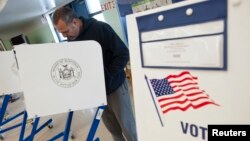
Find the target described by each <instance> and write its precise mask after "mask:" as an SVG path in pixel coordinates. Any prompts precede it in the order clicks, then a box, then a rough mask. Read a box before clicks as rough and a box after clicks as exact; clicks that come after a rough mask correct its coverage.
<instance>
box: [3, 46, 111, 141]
mask: <svg viewBox="0 0 250 141" xmlns="http://www.w3.org/2000/svg"><path fill="white" fill-rule="evenodd" d="M0 66H1V69H0V76H1V77H0V84H1V85H0V86H1V87H0V92H1V95H4V94H9V93H15V92H21V91H22V92H23V94H24V102H25V107H26V111H24V112H22V113H20V114H18V115H24V118H23V122H22V123H21V124H18V126H21V125H22V128H21V132H20V137H19V140H33V139H34V136H35V134H37V133H38V132H39V131H40V130H42V129H43V128H44V127H45V126H47V125H50V123H51V122H52V119H49V120H48V121H47V122H45V123H44V124H42V125H41V126H40V127H38V124H39V119H40V117H43V116H49V115H54V114H59V113H65V112H66V113H68V119H67V121H66V126H65V131H63V132H61V133H59V134H58V135H56V136H54V137H53V138H51V139H50V141H53V140H56V139H58V138H60V137H62V136H63V140H64V141H67V140H68V138H69V134H70V126H71V121H72V118H73V112H74V111H76V110H82V109H89V108H94V107H98V109H97V112H96V115H95V117H94V119H93V122H92V126H91V128H90V131H89V134H88V136H87V140H89V141H90V140H94V135H95V132H96V130H97V127H98V124H99V122H100V119H101V116H102V112H103V111H104V108H105V105H107V101H106V91H105V81H104V69H103V60H102V50H101V47H100V45H99V44H98V43H97V42H95V41H81V42H80V41H79V42H71V43H59V44H52V43H49V44H36V45H27V44H23V45H18V46H16V47H15V51H6V52H0ZM8 99H9V97H8V98H6V99H5V100H4V110H3V111H2V109H1V115H3V114H2V113H4V112H5V110H6V107H7V103H8ZM1 117H2V116H1ZM27 119H35V121H34V123H33V127H32V131H31V134H30V135H29V136H27V137H24V134H25V128H26V126H25V125H26V123H27ZM0 120H1V121H2V118H1V119H0ZM4 123H6V121H5V122H4ZM1 125H2V124H1ZM18 126H15V127H18ZM2 132H3V131H1V132H0V133H2ZM97 139H98V138H97Z"/></svg>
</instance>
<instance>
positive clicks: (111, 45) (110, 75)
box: [74, 18, 129, 94]
mask: <svg viewBox="0 0 250 141" xmlns="http://www.w3.org/2000/svg"><path fill="white" fill-rule="evenodd" d="M81 20H82V22H83V29H82V31H81V33H80V35H79V36H78V37H77V38H76V39H75V40H74V41H83V40H94V41H97V42H98V43H99V44H100V45H101V47H102V54H103V63H104V74H105V84H106V91H107V94H110V93H112V92H113V91H115V90H116V89H117V88H118V87H119V86H120V85H121V84H122V83H123V82H124V80H125V78H126V74H125V71H124V68H125V66H126V64H127V62H128V59H129V51H128V48H127V47H126V45H125V44H124V43H123V41H122V40H121V39H120V38H119V36H118V35H117V34H116V33H115V31H114V30H113V29H112V28H111V26H110V25H108V24H107V23H104V22H101V21H97V20H95V19H93V18H90V19H81ZM89 61H91V60H89Z"/></svg>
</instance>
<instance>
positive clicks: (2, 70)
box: [0, 51, 22, 95]
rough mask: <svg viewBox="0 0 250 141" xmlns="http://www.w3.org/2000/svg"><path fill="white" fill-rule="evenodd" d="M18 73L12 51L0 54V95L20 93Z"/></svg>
mask: <svg viewBox="0 0 250 141" xmlns="http://www.w3.org/2000/svg"><path fill="white" fill-rule="evenodd" d="M21 91H22V90H21V85H20V78H19V72H18V69H17V64H16V59H15V56H14V52H13V51H1V52H0V95H2V94H12V93H17V92H21Z"/></svg>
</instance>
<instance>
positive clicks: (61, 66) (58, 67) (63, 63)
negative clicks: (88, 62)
mask: <svg viewBox="0 0 250 141" xmlns="http://www.w3.org/2000/svg"><path fill="white" fill-rule="evenodd" d="M81 77H82V70H81V68H80V66H79V65H78V64H77V62H76V61H74V60H72V59H68V58H63V59H60V60H58V61H56V62H55V63H54V64H53V66H52V68H51V78H52V80H53V81H54V83H55V84H57V85H58V86H60V87H63V88H70V87H73V86H75V85H76V84H77V83H78V82H79V81H80V80H81Z"/></svg>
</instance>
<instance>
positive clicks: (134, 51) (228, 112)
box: [126, 0, 250, 141]
mask: <svg viewBox="0 0 250 141" xmlns="http://www.w3.org/2000/svg"><path fill="white" fill-rule="evenodd" d="M220 2H223V1H222V0H220V1H203V0H193V1H183V2H179V3H177V4H173V5H169V6H165V7H160V8H158V9H153V10H150V11H145V12H140V13H136V14H133V15H129V16H127V17H126V18H127V27H128V39H129V45H130V63H131V70H132V76H133V77H132V82H133V96H134V97H133V99H134V106H135V117H136V127H137V132H138V140H139V141H166V140H169V141H206V140H208V125H212V124H215V125H249V124H250V110H249V107H250V103H249V99H250V89H249V79H250V73H249V70H250V63H249V61H248V60H250V55H249V52H250V48H249V46H250V44H249V37H250V28H249V26H248V25H250V19H249V18H246V17H249V14H248V13H249V12H250V10H249V6H250V1H248V0H242V1H240V2H239V1H238V2H235V1H230V0H228V1H227V4H226V5H223V6H218V7H217V8H218V9H220V10H221V9H222V7H224V9H225V7H226V9H227V10H228V11H227V17H226V20H225V21H224V23H223V24H222V23H220V21H219V23H218V24H217V25H218V27H224V29H223V30H221V28H220V29H216V30H214V29H213V28H209V30H207V32H211V34H212V35H211V36H210V35H209V37H213V38H214V39H212V40H213V41H217V42H214V43H216V44H219V42H220V40H221V35H219V34H216V32H221V31H227V33H223V36H224V37H227V40H226V41H225V40H224V41H225V42H223V43H226V46H225V44H223V46H224V47H223V49H224V51H223V52H224V54H225V56H224V59H225V60H227V63H226V64H224V65H227V69H225V70H213V69H211V70H207V69H200V70H199V69H194V68H186V69H185V68H180V67H177V68H159V67H155V68H154V67H151V68H149V67H143V65H142V64H143V63H145V62H143V59H146V63H147V64H150V65H157V66H160V65H164V62H165V61H174V60H173V58H167V57H168V56H166V55H169V54H171V51H172V52H173V50H170V49H168V48H164V46H169V45H170V43H171V42H174V43H175V44H177V43H178V44H179V45H180V43H181V45H182V46H184V45H185V46H186V47H187V48H186V49H188V48H189V49H194V48H196V49H195V50H194V51H191V50H186V51H188V52H189V54H190V52H193V53H194V54H196V53H197V54H198V55H200V53H202V52H207V53H208V54H205V55H209V54H210V53H211V54H210V55H209V56H210V57H209V58H213V59H214V60H206V56H196V57H198V58H197V62H196V63H192V64H189V65H190V66H192V65H194V64H196V65H202V63H205V62H208V63H210V64H211V67H213V66H221V63H220V62H221V53H220V48H221V46H218V47H216V46H211V45H208V47H210V49H212V50H210V49H209V50H207V51H205V50H204V49H205V48H204V47H205V46H203V45H202V44H200V45H201V46H199V47H200V48H203V50H197V48H198V46H197V44H193V43H192V42H190V41H192V39H196V37H197V36H196V35H195V34H196V33H197V31H196V30H194V29H197V28H198V27H197V28H196V27H191V28H190V30H192V29H193V30H192V32H187V34H189V33H193V35H191V36H190V37H189V38H185V40H184V39H182V37H183V35H184V32H182V33H181V34H180V33H179V32H174V31H173V32H172V31H169V32H166V30H165V29H164V28H162V27H163V26H165V25H166V24H165V23H164V24H163V23H161V22H158V23H154V21H156V20H158V19H157V16H158V15H161V14H162V15H164V14H165V15H164V16H165V17H164V19H165V21H166V23H167V24H169V25H171V24H172V25H171V26H174V23H175V22H177V21H179V22H183V20H182V18H183V17H182V16H184V18H185V20H187V21H192V20H199V18H209V17H210V16H209V15H210V14H212V13H216V12H214V10H216V8H215V7H213V8H209V7H210V6H211V5H209V4H211V3H213V4H217V3H220ZM224 2H225V1H224ZM205 3H208V4H205ZM193 4H194V5H195V6H194V5H193ZM196 4H198V5H196ZM204 4H205V5H204ZM200 5H203V7H200ZM193 6H194V7H195V8H194V7H193ZM189 8H193V9H192V10H193V11H192V12H193V15H191V16H190V15H189V14H190V12H187V11H188V9H189ZM206 8H209V9H206ZM218 9H217V10H218ZM189 11H190V10H189ZM186 12H187V13H189V14H186ZM192 12H191V13H192ZM203 12H204V13H206V14H207V16H199V18H197V17H196V16H198V15H200V14H202V13H203ZM216 14H220V13H216ZM155 15H156V18H154V16H155ZM172 15H173V17H171V16H172ZM144 16H148V17H150V18H149V20H148V21H149V22H148V23H145V24H143V22H142V26H143V27H139V26H138V24H137V22H138V21H137V19H138V18H139V17H144ZM185 16H186V17H185ZM218 18H219V17H218ZM217 20H218V19H214V20H213V21H211V22H212V23H213V22H216V21H217ZM239 23H242V24H239ZM243 23H244V24H243ZM156 24H158V25H159V27H160V28H157V29H156V28H155V27H153V28H152V29H154V30H157V33H154V34H152V32H151V33H150V32H149V33H148V35H146V34H145V33H142V32H139V28H141V29H142V30H145V29H146V28H148V26H155V25H156ZM201 24H203V23H201ZM184 26H185V24H184V23H182V25H177V26H176V27H177V28H178V27H179V28H180V29H183V27H184ZM225 29H226V30H225ZM162 30H163V32H161V31H162ZM170 30H171V28H170ZM161 33H164V34H161ZM214 33H215V34H214ZM156 34H158V35H159V36H155V35H156ZM198 34H200V33H197V35H198ZM208 34H210V33H208ZM208 34H206V35H208ZM175 35H177V36H175ZM170 36H171V37H170ZM173 36H175V37H173ZM209 37H205V36H200V38H202V40H204V41H206V42H211V40H210V39H209ZM166 38H171V39H170V40H168V41H163V40H161V39H166ZM176 38H178V42H176V41H177V40H176V41H175V39H176ZM145 39H147V41H146V42H143V43H144V45H147V44H148V45H147V48H149V49H148V50H146V53H147V54H146V55H145V57H146V58H143V56H142V55H143V53H142V51H145V50H144V49H142V50H141V47H142V45H143V44H141V43H142V40H144V41H145ZM148 39H153V40H154V42H151V41H149V40H148ZM188 39H191V40H188ZM224 39H225V38H224ZM213 41H212V42H213ZM144 45H143V46H144ZM176 46H177V45H176ZM176 46H175V47H176ZM153 47H155V48H157V49H159V50H158V51H157V50H154V49H152V48H153ZM190 47H191V48H190ZM145 48H146V47H145ZM179 49H183V48H179ZM179 53H180V50H179ZM150 54H153V56H150ZM164 54H165V56H164ZM184 55H185V54H184ZM186 55H187V54H186ZM192 57H195V56H186V58H183V59H185V60H188V59H189V60H190V59H192ZM199 58H201V60H199ZM164 59H165V60H164ZM185 60H183V61H185ZM209 61H210V62H209ZM157 63H158V64H157ZM171 65H173V66H180V62H175V63H172V64H171ZM181 65H184V64H183V63H181ZM207 65H208V64H207ZM208 66H210V65H208ZM248 127H249V126H248Z"/></svg>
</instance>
